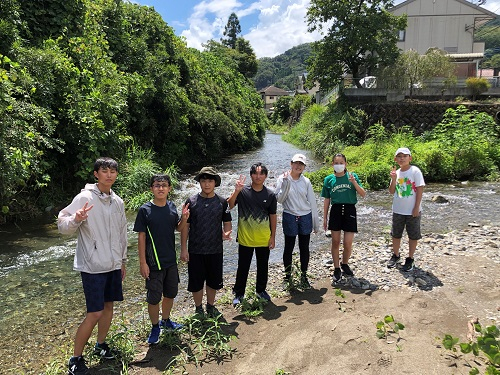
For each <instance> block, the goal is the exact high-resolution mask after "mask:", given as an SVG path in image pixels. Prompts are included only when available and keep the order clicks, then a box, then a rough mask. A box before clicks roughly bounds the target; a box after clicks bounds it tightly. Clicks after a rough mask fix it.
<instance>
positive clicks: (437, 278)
mask: <svg viewBox="0 0 500 375" xmlns="http://www.w3.org/2000/svg"><path fill="white" fill-rule="evenodd" d="M316 236H320V237H318V238H317V239H316V240H321V241H322V242H323V243H324V244H323V245H322V246H320V247H318V249H316V250H315V251H314V252H312V254H311V263H310V267H309V274H310V281H311V284H312V286H313V289H316V288H318V287H319V286H321V285H325V284H326V285H328V286H329V285H330V280H331V275H332V272H333V269H332V264H331V256H330V252H329V247H328V244H329V239H328V238H326V237H325V236H324V234H323V233H321V234H316ZM313 240H315V239H314V238H313ZM499 247H500V226H498V225H482V226H478V225H476V224H470V225H469V226H468V227H467V228H465V229H463V230H454V231H452V232H449V233H445V234H432V233H430V234H425V235H424V238H423V239H422V240H421V241H420V242H419V246H418V248H417V251H416V254H415V260H416V267H415V269H414V270H413V271H411V272H408V273H405V272H403V271H400V270H399V269H388V268H387V267H386V262H387V260H388V259H389V257H390V255H391V247H390V238H389V237H388V236H381V237H379V238H376V239H374V240H372V241H370V242H368V241H357V240H356V239H355V243H354V251H353V255H352V257H351V261H350V265H351V268H352V269H353V271H354V273H355V277H353V278H350V279H342V281H341V282H340V283H337V285H335V288H341V289H343V290H345V291H347V292H350V293H353V294H365V295H366V294H369V293H387V295H390V294H391V293H393V292H396V293H401V292H408V293H417V294H418V293H420V294H421V295H422V293H423V295H424V296H425V295H427V296H428V297H431V298H439V297H438V296H439V293H440V290H441V289H443V290H444V289H447V290H450V289H452V290H454V291H455V292H456V293H455V294H454V297H453V299H454V303H455V304H457V305H460V306H462V309H463V310H464V314H465V315H467V316H477V317H479V319H480V321H481V322H483V323H484V324H499V323H500V311H499V309H500V292H499V291H500V249H499ZM275 251H279V250H275ZM401 254H402V257H404V256H405V255H406V254H407V242H405V241H403V244H402V251H401ZM294 256H297V257H298V254H295V255H294ZM136 266H137V265H134V264H130V265H129V272H135V267H136ZM234 276H235V275H233V274H231V275H226V279H225V285H226V286H225V288H224V290H223V291H222V292H220V293H219V294H218V298H220V297H223V296H224V295H227V294H229V293H230V290H231V287H232V285H233V283H234ZM253 278H254V274H253V272H252V273H251V275H250V278H249V280H252V279H253ZM281 281H282V265H281V264H279V263H278V264H274V265H271V267H270V281H269V287H268V290H269V291H270V294H271V295H273V296H276V300H278V299H280V298H287V297H286V295H284V293H283V291H282V287H281ZM136 284H137V285H135V284H134V285H129V287H128V290H127V291H126V295H125V302H123V303H119V304H117V308H116V315H115V316H116V317H119V316H120V315H121V314H123V315H125V316H126V317H128V318H127V320H129V321H139V320H144V313H143V311H142V310H141V309H142V305H141V303H142V301H143V299H144V289H143V285H142V283H136ZM180 288H181V289H182V288H185V286H184V285H182V284H181V285H180ZM329 288H330V289H333V288H332V287H331V286H329ZM294 293H301V292H293V293H292V294H294ZM77 302H78V301H77ZM80 302H81V303H82V305H81V306H83V300H82V301H80ZM273 302H274V298H273ZM78 303H79V302H78ZM276 303H278V302H276ZM75 306H77V307H76V309H77V310H75V311H76V313H75V314H74V315H73V316H70V317H63V316H58V315H55V316H54V317H53V319H51V320H50V321H38V322H35V323H34V324H35V325H36V326H35V325H34V326H33V327H27V331H28V336H27V337H24V339H23V341H24V342H23V344H22V351H21V352H20V351H19V346H18V345H17V344H16V345H5V346H3V347H2V348H1V349H0V368H3V369H9V371H10V373H17V372H19V373H26V374H39V373H43V372H44V369H45V367H46V365H47V363H49V362H50V361H52V360H54V359H56V358H60V357H61V346H62V347H66V348H68V347H71V345H72V344H71V342H72V339H73V336H74V332H75V329H76V328H77V326H78V324H79V322H80V321H81V319H82V317H83V313H82V312H81V306H80V305H75ZM218 308H219V309H220V310H221V311H222V312H223V313H224V315H225V316H226V315H228V316H230V315H234V312H233V311H234V309H233V308H232V306H231V305H222V304H220V303H219V304H218ZM299 308H300V307H299ZM319 308H321V307H320V306H318V309H319ZM193 310H194V307H193V302H192V298H191V296H190V295H189V294H188V293H180V295H179V297H178V298H177V300H176V303H175V306H174V311H173V314H174V316H183V315H187V314H191V313H193ZM19 345H21V344H20V343H19ZM138 345H139V346H140V345H143V343H142V342H141V343H138ZM63 355H64V357H63V358H64V361H65V360H66V358H65V354H63ZM0 372H1V371H0ZM158 373H161V372H158Z"/></svg>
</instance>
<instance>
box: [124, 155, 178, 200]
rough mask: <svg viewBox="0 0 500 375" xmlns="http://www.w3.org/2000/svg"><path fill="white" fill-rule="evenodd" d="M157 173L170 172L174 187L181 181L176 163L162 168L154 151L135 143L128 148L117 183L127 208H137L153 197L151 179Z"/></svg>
mask: <svg viewBox="0 0 500 375" xmlns="http://www.w3.org/2000/svg"><path fill="white" fill-rule="evenodd" d="M156 173H166V174H168V175H169V176H170V178H171V180H172V187H176V186H177V185H178V183H179V170H178V168H177V167H176V166H175V165H174V164H172V165H170V166H168V167H166V168H165V169H163V170H162V168H161V167H160V165H159V164H158V163H157V162H155V154H154V152H153V151H151V150H144V149H142V148H140V147H137V146H135V145H133V146H131V147H130V148H129V149H128V150H127V154H126V157H125V160H124V162H122V166H121V167H120V174H119V175H118V179H117V182H116V185H115V189H116V191H117V193H118V194H119V195H120V196H121V197H122V199H123V200H124V201H125V206H126V208H127V210H137V209H138V208H139V207H140V206H141V205H142V204H144V203H145V202H147V201H149V200H151V199H152V198H153V194H152V193H151V191H150V186H149V181H150V178H151V176H152V175H153V174H156Z"/></svg>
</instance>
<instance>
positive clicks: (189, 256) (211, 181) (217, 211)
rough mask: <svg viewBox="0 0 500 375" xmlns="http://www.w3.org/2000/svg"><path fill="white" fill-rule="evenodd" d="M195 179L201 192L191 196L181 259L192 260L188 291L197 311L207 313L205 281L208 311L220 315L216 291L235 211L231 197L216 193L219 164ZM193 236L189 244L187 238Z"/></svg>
mask: <svg viewBox="0 0 500 375" xmlns="http://www.w3.org/2000/svg"><path fill="white" fill-rule="evenodd" d="M195 180H196V181H198V182H199V183H200V187H201V192H200V193H198V194H195V195H193V196H191V197H189V198H188V199H187V200H186V204H189V210H190V213H189V220H188V223H187V225H186V227H185V228H184V229H183V230H182V231H181V256H180V258H181V260H182V261H184V262H188V276H189V281H188V291H190V292H192V293H193V299H194V304H195V311H196V313H197V314H199V315H201V316H203V314H204V311H203V285H204V284H205V292H206V296H207V297H206V298H207V304H206V309H207V315H208V316H210V317H212V318H217V317H218V316H220V315H221V314H220V312H219V311H218V310H217V309H216V308H215V306H214V305H215V294H216V293H217V290H219V289H221V288H222V287H223V279H222V276H223V269H222V264H223V246H222V241H223V240H230V239H231V232H232V224H231V213H230V211H229V208H228V206H229V205H228V203H227V200H226V199H224V198H222V197H220V196H219V195H217V194H216V193H215V188H216V187H217V186H220V183H221V178H220V176H219V174H218V173H217V171H216V170H215V168H213V167H203V168H202V169H201V171H200V172H199V173H198V174H197V175H196V177H195ZM188 238H189V247H188V245H187V241H188Z"/></svg>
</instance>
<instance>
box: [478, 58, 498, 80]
mask: <svg viewBox="0 0 500 375" xmlns="http://www.w3.org/2000/svg"><path fill="white" fill-rule="evenodd" d="M481 67H482V68H491V69H493V70H494V74H493V75H498V72H499V71H500V54H498V53H497V54H495V55H493V56H491V58H489V59H487V60H484V61H483V62H482V64H481Z"/></svg>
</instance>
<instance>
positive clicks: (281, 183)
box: [276, 175, 319, 231]
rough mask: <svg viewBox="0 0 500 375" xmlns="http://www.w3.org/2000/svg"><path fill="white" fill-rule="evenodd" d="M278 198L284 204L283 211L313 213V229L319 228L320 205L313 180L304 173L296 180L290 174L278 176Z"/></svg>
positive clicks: (300, 213) (295, 213)
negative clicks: (313, 186) (317, 201)
mask: <svg viewBox="0 0 500 375" xmlns="http://www.w3.org/2000/svg"><path fill="white" fill-rule="evenodd" d="M276 199H277V200H278V203H281V204H282V205H283V211H284V212H286V213H289V214H292V215H295V216H304V215H307V214H309V213H311V214H312V221H313V229H314V231H318V230H319V218H318V206H317V204H316V195H315V194H314V190H313V188H312V184H311V181H309V179H308V178H307V177H304V175H300V177H299V178H298V179H297V180H294V179H293V178H292V177H291V176H290V175H288V176H287V177H286V178H283V175H281V176H280V177H278V181H277V183H276Z"/></svg>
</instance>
